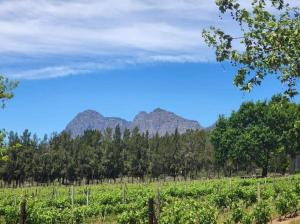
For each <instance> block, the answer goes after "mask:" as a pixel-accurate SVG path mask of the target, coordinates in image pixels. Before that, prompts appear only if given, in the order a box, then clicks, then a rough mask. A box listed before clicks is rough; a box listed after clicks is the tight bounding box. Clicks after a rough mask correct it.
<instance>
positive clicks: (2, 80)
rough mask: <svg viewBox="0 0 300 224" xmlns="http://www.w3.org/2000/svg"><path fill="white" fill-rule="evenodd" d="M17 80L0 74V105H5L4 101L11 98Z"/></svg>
mask: <svg viewBox="0 0 300 224" xmlns="http://www.w3.org/2000/svg"><path fill="white" fill-rule="evenodd" d="M17 85H18V82H17V81H11V80H9V79H8V78H6V77H4V76H1V75H0V100H1V106H2V107H5V102H6V101H7V100H10V99H11V98H13V96H14V94H13V92H12V91H13V90H14V89H15V88H16V87H17Z"/></svg>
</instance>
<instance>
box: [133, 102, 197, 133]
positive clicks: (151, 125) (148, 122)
mask: <svg viewBox="0 0 300 224" xmlns="http://www.w3.org/2000/svg"><path fill="white" fill-rule="evenodd" d="M134 127H138V128H139V130H140V132H146V131H147V130H148V132H149V134H150V135H152V136H153V135H155V134H156V133H158V134H159V135H165V134H166V133H173V132H175V130H176V128H177V129H178V131H179V133H184V132H186V131H187V130H188V129H193V130H195V129H200V128H201V126H200V125H199V123H198V122H197V121H192V120H188V119H185V118H182V117H180V116H178V115H176V114H174V113H172V112H169V111H166V110H163V109H160V108H157V109H155V110H154V111H152V112H150V113H146V112H140V113H139V114H138V115H137V116H136V117H135V118H134V120H133V122H132V124H131V128H134Z"/></svg>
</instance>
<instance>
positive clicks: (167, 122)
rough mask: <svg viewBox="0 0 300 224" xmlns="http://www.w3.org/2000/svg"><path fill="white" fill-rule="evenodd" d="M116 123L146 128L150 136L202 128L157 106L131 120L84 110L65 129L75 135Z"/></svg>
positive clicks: (142, 129)
mask: <svg viewBox="0 0 300 224" xmlns="http://www.w3.org/2000/svg"><path fill="white" fill-rule="evenodd" d="M117 125H119V126H120V128H121V131H124V130H125V129H126V128H128V129H131V130H132V129H133V128H134V127H138V128H139V130H140V132H141V133H143V132H146V131H147V130H148V132H149V134H150V135H151V136H153V135H155V134H156V133H158V134H159V135H165V134H166V133H173V132H175V130H176V128H178V131H179V133H184V132H186V131H187V130H189V129H192V130H196V129H201V128H202V127H201V126H200V124H199V123H198V122H197V121H193V120H188V119H185V118H183V117H180V116H178V115H176V114H175V113H173V112H169V111H166V110H163V109H160V108H157V109H155V110H154V111H152V112H150V113H147V112H140V113H139V114H137V115H136V116H135V118H134V119H133V121H132V122H131V121H126V120H124V119H122V118H118V117H104V116H102V115H101V114H100V113H98V112H96V111H94V110H86V111H83V112H81V113H79V114H77V115H76V117H75V118H74V119H73V120H72V121H71V122H70V123H69V124H68V125H67V127H66V128H65V131H67V132H69V133H70V134H71V136H72V137H76V136H78V135H82V134H83V133H84V131H85V130H89V129H91V130H100V131H101V132H103V131H104V130H105V129H106V128H112V129H114V128H115V127H116V126H117Z"/></svg>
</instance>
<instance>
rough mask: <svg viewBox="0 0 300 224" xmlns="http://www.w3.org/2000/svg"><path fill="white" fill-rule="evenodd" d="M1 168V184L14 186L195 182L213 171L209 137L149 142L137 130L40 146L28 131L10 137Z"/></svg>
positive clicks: (199, 133)
mask: <svg viewBox="0 0 300 224" xmlns="http://www.w3.org/2000/svg"><path fill="white" fill-rule="evenodd" d="M7 139H8V140H7V143H6V147H7V151H6V156H5V158H4V157H3V158H2V160H1V162H0V178H1V179H2V180H3V181H4V182H5V183H7V184H13V185H16V186H19V185H22V184H24V183H25V182H27V183H31V182H32V183H33V182H34V183H51V182H54V181H58V182H60V183H62V184H67V183H76V182H77V183H78V182H80V183H82V182H83V181H84V182H85V183H87V184H89V183H91V182H95V181H96V182H99V181H103V180H105V179H110V180H116V179H118V178H119V179H123V178H124V177H131V178H132V179H133V178H135V179H138V180H141V181H143V180H144V179H145V178H146V177H147V178H150V179H156V178H159V177H166V176H170V177H173V178H174V179H175V178H176V177H178V176H182V177H184V178H188V177H196V176H197V175H198V172H203V171H204V172H206V173H209V172H211V171H212V170H213V164H214V163H213V149H212V146H211V144H210V142H209V136H208V133H207V132H206V131H204V130H195V131H192V130H189V131H187V132H186V133H184V134H180V133H179V132H178V131H177V130H176V131H175V133H173V134H166V135H165V136H159V135H158V134H156V135H155V136H152V137H150V136H149V134H148V133H147V132H146V133H140V132H139V130H138V129H137V128H135V129H133V130H132V131H130V130H128V129H127V130H125V132H124V133H121V131H120V127H119V126H116V128H115V130H112V129H106V130H105V131H104V132H103V133H101V132H100V131H97V130H87V131H85V132H84V134H83V135H82V136H78V137H76V138H71V136H70V134H69V133H67V132H62V133H60V134H53V135H52V136H51V137H50V138H49V139H48V138H47V136H45V137H44V138H43V139H42V140H39V139H38V138H37V136H36V135H32V134H31V133H30V132H29V131H28V130H25V131H24V132H23V134H22V135H20V136H19V135H18V134H17V133H14V132H10V133H9V134H8V136H7Z"/></svg>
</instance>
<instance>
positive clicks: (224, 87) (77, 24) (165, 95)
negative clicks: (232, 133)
mask: <svg viewBox="0 0 300 224" xmlns="http://www.w3.org/2000/svg"><path fill="white" fill-rule="evenodd" d="M293 2H294V3H295V2H297V1H292V3H293ZM296 4H297V3H296ZM211 25H214V26H219V27H222V28H223V29H224V30H225V31H228V32H230V33H233V34H238V27H237V26H234V24H233V23H232V21H231V20H230V19H229V18H228V17H226V16H225V17H224V18H223V20H220V18H219V13H218V11H217V7H216V6H215V4H214V0H160V1H157V0H122V1H119V0H103V1H98V0H74V1H69V0H60V1H58V0H40V1H38V2H37V1H35V0H23V1H18V0H2V1H0V73H1V74H4V75H5V76H7V77H8V78H10V79H17V80H19V81H20V84H19V86H18V88H17V89H16V90H15V98H14V99H13V100H11V101H10V102H8V104H7V107H6V108H5V109H4V110H1V111H0V128H5V129H6V130H14V131H18V132H22V131H23V130H24V129H26V128H28V129H29V130H30V131H32V132H33V133H37V134H38V135H39V136H42V135H43V134H45V133H46V134H50V133H52V132H55V131H56V132H60V131H62V130H63V129H64V127H65V126H66V125H67V123H68V122H69V121H70V120H71V119H72V118H73V117H74V116H75V115H76V114H77V113H79V112H81V111H83V110H86V109H94V110H97V111H98V112H100V113H101V114H103V115H104V116H118V117H122V118H125V119H127V120H132V119H133V118H134V116H135V115H136V114H137V113H138V112H140V111H147V112H149V111H152V110H153V109H155V108H157V107H160V108H163V109H166V110H169V111H173V112H175V113H176V114H178V115H180V116H183V117H185V118H188V119H193V120H197V121H199V123H200V124H201V125H202V126H209V125H211V124H213V123H214V122H215V121H216V120H217V118H218V116H219V114H225V115H228V114H230V112H231V111H232V110H236V109H238V107H239V105H240V104H241V103H242V102H243V101H245V100H259V99H260V100H264V99H267V98H270V97H271V96H272V95H273V94H274V93H276V92H279V91H281V90H282V86H280V84H279V82H278V81H277V80H276V79H275V78H274V77H271V78H268V79H267V80H266V81H265V83H264V85H263V86H261V87H259V88H256V89H255V91H254V92H252V93H250V94H247V93H243V92H241V91H239V90H238V89H237V88H236V87H234V86H233V84H232V80H233V76H234V74H235V72H236V69H234V68H232V67H230V66H229V65H227V64H219V63H216V62H215V58H214V52H213V50H212V49H210V48H208V47H207V46H206V45H205V43H204V41H203V39H202V37H201V31H202V29H203V28H208V27H209V26H211Z"/></svg>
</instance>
